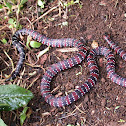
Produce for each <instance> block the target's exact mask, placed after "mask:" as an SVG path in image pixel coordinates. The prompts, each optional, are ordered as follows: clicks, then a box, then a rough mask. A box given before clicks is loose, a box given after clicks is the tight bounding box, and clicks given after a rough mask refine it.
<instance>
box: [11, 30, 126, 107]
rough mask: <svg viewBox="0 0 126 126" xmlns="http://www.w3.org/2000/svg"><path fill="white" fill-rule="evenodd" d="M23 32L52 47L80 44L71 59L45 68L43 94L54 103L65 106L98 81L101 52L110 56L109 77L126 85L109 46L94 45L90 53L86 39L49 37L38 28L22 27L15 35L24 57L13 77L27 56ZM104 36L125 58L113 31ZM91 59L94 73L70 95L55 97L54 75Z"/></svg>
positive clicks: (14, 43)
mask: <svg viewBox="0 0 126 126" xmlns="http://www.w3.org/2000/svg"><path fill="white" fill-rule="evenodd" d="M20 35H29V36H31V37H32V38H33V39H34V40H37V41H38V42H41V43H42V44H44V45H47V46H51V47H76V48H78V53H77V54H76V55H75V56H74V57H72V58H69V59H66V60H63V61H60V62H58V63H56V64H53V65H51V66H50V67H49V68H48V69H47V71H46V72H45V74H44V76H43V78H42V80H41V87H40V90H41V94H42V96H43V97H44V99H45V101H46V102H47V103H49V104H50V105H51V106H54V107H63V106H66V105H69V104H71V103H73V102H74V101H76V100H78V99H79V98H80V97H81V96H83V95H84V94H85V93H86V92H88V91H89V90H90V89H91V88H92V87H93V86H94V85H95V84H96V82H97V79H98V77H99V70H98V66H97V63H96V60H95V58H96V56H97V55H104V56H105V57H106V59H107V64H106V70H107V74H108V76H109V78H110V79H111V80H112V81H113V82H114V83H117V84H118V85H121V86H123V87H126V78H123V77H121V76H119V75H117V74H116V72H115V58H114V54H113V53H112V52H111V51H110V50H109V49H108V48H106V47H102V46H101V47H97V48H95V49H92V50H91V51H90V52H89V54H88V55H87V48H86V46H84V45H83V43H82V42H80V41H79V40H76V39H73V38H63V39H50V38H47V37H45V36H43V35H41V34H39V33H38V32H36V31H34V30H30V29H21V30H18V31H17V32H16V33H15V34H14V35H13V37H12V43H13V45H14V46H15V47H16V48H17V50H18V51H19V54H20V59H19V61H18V63H17V66H16V70H15V71H14V72H13V73H12V75H11V78H10V79H14V78H15V77H16V76H17V75H18V74H19V71H20V69H21V67H22V64H23V61H24V59H25V53H24V49H23V47H22V45H21V44H20V41H21V40H20ZM103 37H104V39H105V40H106V41H107V43H108V44H109V45H110V47H111V48H112V49H114V50H115V51H116V52H117V54H119V55H120V56H121V57H122V59H124V60H125V61H126V52H125V51H124V50H123V49H121V48H120V47H119V46H117V45H116V44H115V43H114V42H113V41H112V40H110V37H109V35H107V34H105V35H104V36H103ZM85 58H86V59H87V64H88V67H89V71H90V76H89V77H88V79H87V80H86V81H85V82H84V83H83V84H82V85H81V86H79V87H78V88H76V89H75V90H74V91H73V92H71V93H69V94H68V95H66V96H61V97H55V96H53V95H52V93H51V91H50V82H51V80H52V78H53V77H54V76H55V75H56V74H57V73H58V72H60V71H62V70H65V69H68V68H71V67H73V66H75V65H77V64H80V63H81V62H82V61H83V60H84V59H85Z"/></svg>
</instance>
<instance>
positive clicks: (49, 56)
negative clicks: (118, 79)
mask: <svg viewBox="0 0 126 126" xmlns="http://www.w3.org/2000/svg"><path fill="white" fill-rule="evenodd" d="M56 3H57V1H55V2H52V3H49V5H47V6H46V7H45V10H46V9H47V8H48V10H49V8H50V7H52V6H55V5H56ZM81 4H83V6H82V8H81V9H80V8H79V5H78V4H76V5H74V6H71V7H70V8H69V9H70V10H68V13H67V16H68V18H67V16H66V15H65V13H64V14H63V15H62V16H61V17H59V16H56V15H57V14H58V11H52V12H51V13H49V14H48V15H46V16H45V17H44V18H43V20H42V19H41V20H40V21H37V22H36V23H35V24H34V29H35V30H36V31H38V32H39V33H42V34H45V35H46V36H48V37H50V38H68V37H69V38H76V39H81V40H84V39H85V40H86V41H83V42H84V44H87V46H88V47H89V49H91V43H92V41H93V40H95V41H96V42H98V43H99V45H100V46H101V45H102V46H106V47H109V46H108V45H107V43H106V42H105V41H104V40H103V37H102V36H103V34H104V33H105V32H108V33H110V34H112V36H113V40H114V41H115V42H116V43H117V44H118V45H119V46H121V47H122V48H123V49H124V50H125V49H126V1H125V0H120V1H118V0H109V1H108V0H103V1H101V0H82V1H81ZM30 6H31V7H32V9H31V8H30ZM35 6H36V5H35V3H34V2H33V1H31V2H30V1H29V2H28V4H27V5H26V6H25V7H24V8H23V9H24V13H23V15H20V18H22V19H21V21H20V23H21V24H22V25H23V27H24V28H28V27H27V26H30V24H29V22H28V21H27V20H25V19H23V17H27V18H28V19H29V20H34V19H35V18H36V16H37V15H36V8H35ZM33 7H34V8H33ZM30 9H31V10H30ZM11 16H13V15H11ZM51 17H53V18H55V20H54V21H50V20H51ZM63 17H66V18H67V19H64V18H63ZM65 21H67V22H68V25H67V26H61V25H60V24H61V23H62V22H65ZM5 24H6V22H5V23H3V22H2V21H1V22H0V25H5ZM3 33H5V37H6V38H8V40H9V42H11V36H12V33H11V31H10V30H8V28H4V29H3V30H2V31H1V34H3ZM8 48H9V51H8V54H9V56H10V57H11V58H12V59H13V62H14V64H15V65H16V62H17V61H18V53H17V52H16V50H14V48H13V46H10V45H9V44H6V45H3V44H0V56H1V57H2V58H3V59H4V60H5V61H6V62H8V63H10V61H9V59H8V58H7V57H6V55H5V54H4V53H3V49H5V50H7V49H8ZM44 48H45V46H42V47H41V49H44ZM37 51H40V49H34V50H32V51H28V49H26V48H25V52H26V60H25V64H24V65H23V68H25V72H24V74H23V77H22V78H23V79H22V78H21V79H19V78H20V77H17V78H16V79H15V80H14V82H15V83H18V81H19V80H20V85H21V86H23V85H25V88H27V87H28V86H29V85H30V84H31V83H32V82H33V81H35V82H34V83H33V84H32V86H31V87H30V88H29V90H31V91H32V92H33V94H34V98H33V99H32V100H31V101H30V103H29V104H28V106H29V107H30V109H29V112H28V114H30V117H29V118H27V119H26V120H25V123H24V126H67V125H68V124H73V125H74V126H75V125H77V126H124V125H125V126H126V89H125V88H124V87H121V86H118V85H117V84H115V83H113V82H111V80H110V79H109V78H108V77H107V76H106V74H107V73H106V70H105V58H104V57H100V58H99V59H98V64H99V70H100V77H99V79H98V82H97V84H96V85H95V86H94V88H93V89H92V90H90V92H89V93H87V94H86V95H85V96H84V97H82V98H81V99H79V100H78V101H76V102H75V103H73V104H71V105H69V106H66V107H63V108H54V107H51V106H50V105H48V104H47V103H46V102H45V101H44V99H43V98H42V96H41V93H40V82H41V78H42V75H43V74H44V71H45V70H46V69H47V67H48V66H50V65H51V64H53V63H55V62H58V61H60V60H63V59H65V58H69V57H72V56H73V55H74V54H75V53H72V52H69V53H61V52H57V50H56V49H54V48H53V49H50V51H49V52H47V53H46V54H45V55H44V56H42V58H40V60H39V62H37V65H39V67H36V68H35V67H31V66H33V63H35V62H36V57H35V54H36V53H37ZM115 57H116V69H117V73H118V74H119V75H121V76H123V77H126V63H125V62H124V61H123V60H122V59H121V58H120V57H119V56H118V55H115ZM99 62H100V63H99ZM26 63H29V64H31V66H29V65H27V64H26ZM0 66H1V67H0V71H1V70H3V69H4V68H6V64H5V63H4V62H3V60H0ZM81 66H82V74H79V75H76V73H78V72H80V70H81V68H80V66H75V67H73V68H72V69H69V70H65V71H62V72H60V73H59V74H58V75H57V76H56V77H54V79H53V81H52V83H51V85H52V87H51V88H52V90H53V89H56V87H58V88H57V90H56V91H54V94H57V95H64V94H66V93H69V91H72V90H73V89H74V88H76V86H77V85H81V84H82V83H83V82H84V81H85V80H86V79H87V77H88V75H89V71H88V68H87V63H86V60H85V61H83V62H82V64H81ZM41 68H42V69H41ZM22 71H23V69H22ZM22 71H21V73H22ZM34 71H36V74H35V75H34V76H31V75H30V74H29V73H33V72H34ZM8 72H9V73H10V72H11V69H7V70H6V71H4V72H2V74H1V77H2V75H3V76H4V74H5V73H8ZM9 73H8V74H9ZM21 73H20V74H21ZM35 79H36V80H35ZM6 83H7V84H8V83H10V82H6ZM61 92H62V94H61ZM21 111H22V109H19V110H16V111H13V112H2V113H1V118H2V119H3V120H4V122H5V123H6V124H7V125H8V126H18V125H20V123H19V113H20V112H21ZM121 120H123V121H125V122H121Z"/></svg>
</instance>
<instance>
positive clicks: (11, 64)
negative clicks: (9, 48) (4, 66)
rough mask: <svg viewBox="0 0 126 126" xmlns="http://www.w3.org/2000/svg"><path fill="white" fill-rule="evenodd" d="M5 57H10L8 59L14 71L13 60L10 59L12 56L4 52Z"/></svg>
mask: <svg viewBox="0 0 126 126" xmlns="http://www.w3.org/2000/svg"><path fill="white" fill-rule="evenodd" d="M3 51H4V53H5V55H6V56H7V57H8V59H9V60H10V62H11V65H12V71H13V70H14V63H13V60H12V59H11V58H10V56H9V55H8V54H7V52H6V51H5V50H3Z"/></svg>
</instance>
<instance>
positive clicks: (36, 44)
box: [30, 41, 41, 48]
mask: <svg viewBox="0 0 126 126" xmlns="http://www.w3.org/2000/svg"><path fill="white" fill-rule="evenodd" d="M30 46H31V47H32V48H39V47H40V46H41V43H40V42H36V41H30Z"/></svg>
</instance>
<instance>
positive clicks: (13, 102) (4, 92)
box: [0, 85, 33, 111]
mask: <svg viewBox="0 0 126 126" xmlns="http://www.w3.org/2000/svg"><path fill="white" fill-rule="evenodd" d="M32 98H33V94H32V93H31V91H29V90H26V89H24V88H22V87H20V86H17V85H0V111H11V110H15V109H18V108H19V107H23V106H26V105H27V104H28V102H29V101H30V100H31V99H32Z"/></svg>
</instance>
